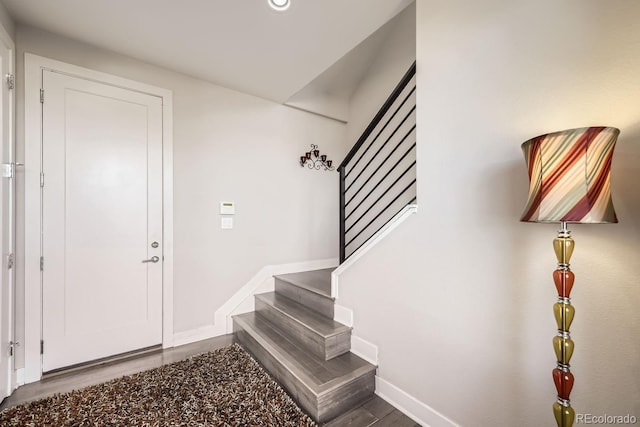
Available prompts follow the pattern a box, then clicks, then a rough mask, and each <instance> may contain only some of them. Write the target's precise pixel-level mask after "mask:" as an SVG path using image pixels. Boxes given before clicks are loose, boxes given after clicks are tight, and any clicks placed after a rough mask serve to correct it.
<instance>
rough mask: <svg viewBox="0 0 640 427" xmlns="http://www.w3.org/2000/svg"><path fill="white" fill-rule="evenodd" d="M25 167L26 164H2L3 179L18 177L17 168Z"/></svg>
mask: <svg viewBox="0 0 640 427" xmlns="http://www.w3.org/2000/svg"><path fill="white" fill-rule="evenodd" d="M17 166H24V163H13V162H11V163H2V177H3V178H13V177H14V176H16V167H17Z"/></svg>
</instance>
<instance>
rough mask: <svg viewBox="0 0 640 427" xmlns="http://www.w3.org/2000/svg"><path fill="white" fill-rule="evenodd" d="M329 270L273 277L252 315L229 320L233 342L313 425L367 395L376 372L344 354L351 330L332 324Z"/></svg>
mask: <svg viewBox="0 0 640 427" xmlns="http://www.w3.org/2000/svg"><path fill="white" fill-rule="evenodd" d="M333 307H334V303H333V299H332V298H331V270H330V269H328V270H316V271H308V272H304V273H294V274H285V275H282V276H276V277H275V292H270V293H266V294H259V295H255V312H252V313H246V314H241V315H238V316H234V317H233V331H234V333H235V336H236V340H237V341H238V342H239V343H240V344H241V345H242V346H243V347H244V348H246V349H247V350H248V351H249V352H250V353H251V354H253V356H254V357H255V358H256V359H257V360H258V361H259V362H260V363H261V364H262V365H263V366H264V367H265V368H266V370H267V371H268V372H269V373H270V374H271V375H272V376H273V377H274V378H275V379H276V380H277V381H278V382H279V383H280V384H281V385H282V386H283V387H284V388H285V389H286V390H287V391H288V392H289V394H290V395H291V396H292V397H293V398H294V399H295V400H296V401H297V402H298V404H299V405H300V406H302V407H303V408H304V409H305V410H306V411H307V413H309V415H310V416H311V417H312V418H313V419H314V420H315V421H317V422H320V423H323V422H325V421H328V420H331V419H333V418H335V417H337V416H339V415H341V414H342V413H344V412H346V411H348V410H350V409H352V408H354V407H356V406H358V404H360V403H362V402H363V401H365V400H366V399H368V398H370V397H371V396H372V395H373V391H374V388H375V380H374V377H375V373H376V367H375V366H373V365H371V364H370V363H367V362H365V361H364V360H362V359H361V358H359V357H358V356H356V355H354V354H352V353H350V352H349V350H350V348H351V328H349V327H347V326H345V325H343V324H341V323H338V322H335V321H334V320H333Z"/></svg>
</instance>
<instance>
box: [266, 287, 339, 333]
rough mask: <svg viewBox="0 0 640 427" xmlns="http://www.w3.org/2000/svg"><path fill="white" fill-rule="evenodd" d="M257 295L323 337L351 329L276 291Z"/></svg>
mask: <svg viewBox="0 0 640 427" xmlns="http://www.w3.org/2000/svg"><path fill="white" fill-rule="evenodd" d="M255 297H256V298H258V299H260V300H262V301H263V302H265V303H266V304H268V305H270V306H272V307H274V308H276V309H277V310H278V311H280V312H282V313H284V314H285V315H287V316H289V317H291V318H293V319H295V320H297V321H298V322H300V323H302V324H303V325H305V326H306V327H307V328H309V329H310V330H312V331H313V332H315V333H316V334H318V335H320V336H321V337H323V338H329V337H332V336H335V335H339V334H343V333H345V332H349V331H350V330H351V328H350V327H349V326H346V325H343V324H342V323H339V322H336V321H335V320H333V319H330V318H328V317H326V316H323V315H321V314H319V313H316V312H315V311H312V310H309V309H308V308H307V307H305V306H304V305H302V304H300V303H298V302H296V301H294V300H292V299H289V298H287V297H285V296H282V295H278V294H277V293H275V292H268V293H265V294H257V295H256V296H255Z"/></svg>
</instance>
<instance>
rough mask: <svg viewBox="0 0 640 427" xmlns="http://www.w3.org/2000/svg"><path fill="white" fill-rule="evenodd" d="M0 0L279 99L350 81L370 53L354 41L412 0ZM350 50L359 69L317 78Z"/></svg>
mask: <svg viewBox="0 0 640 427" xmlns="http://www.w3.org/2000/svg"><path fill="white" fill-rule="evenodd" d="M1 1H2V2H3V4H4V5H5V6H6V9H7V10H8V12H9V14H10V15H11V16H12V18H13V19H14V21H16V22H17V23H18V24H25V25H29V26H33V27H37V28H41V29H44V30H46V31H49V32H52V33H56V34H60V35H63V36H66V37H70V38H73V39H78V40H82V41H84V42H87V43H90V44H92V45H95V46H98V47H101V48H104V49H109V50H111V51H115V52H117V53H120V54H124V55H128V56H131V57H135V58H138V59H140V60H142V61H145V62H149V63H152V64H156V65H159V66H162V67H165V68H169V69H172V70H175V71H178V72H181V73H184V74H188V75H191V76H194V77H198V78H200V79H203V80H206V81H210V82H212V83H216V84H218V85H221V86H225V87H228V88H231V89H236V90H239V91H242V92H245V93H249V94H252V95H256V96H260V97H262V98H266V99H270V100H273V101H275V102H280V103H283V102H285V101H287V100H288V99H289V98H290V97H292V96H293V95H294V94H297V93H300V92H301V91H302V90H303V89H304V88H306V87H308V86H309V85H310V84H311V83H312V82H314V81H315V80H316V78H318V80H317V81H316V84H320V85H325V86H327V87H328V88H333V87H335V86H336V82H337V81H340V80H342V81H348V80H354V79H355V78H354V77H353V76H352V77H350V79H346V78H345V77H346V74H345V73H346V72H347V70H349V69H354V70H356V69H359V70H360V72H361V71H362V69H363V68H365V67H363V65H362V61H363V58H365V59H366V58H368V57H370V55H357V54H354V48H356V47H357V46H359V45H360V44H361V43H362V42H363V41H365V39H367V38H368V37H369V36H370V35H372V34H373V33H374V32H376V30H378V29H379V28H380V27H382V26H383V25H384V24H385V23H386V22H388V21H389V20H391V19H392V18H393V17H394V16H395V15H397V14H398V13H399V12H401V11H402V10H403V9H404V8H405V7H406V6H408V5H409V4H411V3H412V1H413V0H292V5H291V7H290V8H289V9H288V10H287V11H285V12H276V11H274V10H272V9H271V8H270V7H269V6H268V5H267V0H55V1H51V0H1ZM379 38H380V37H378V39H379ZM370 45H371V43H369V46H368V47H367V50H368V51H371V50H375V49H372V47H371V46H370ZM363 46H366V44H363ZM347 53H350V55H348V57H351V58H353V59H352V61H356V62H358V63H359V66H358V67H355V66H349V65H347V66H345V65H344V64H343V65H342V66H341V67H340V69H342V70H343V72H341V73H336V72H335V70H334V71H333V72H330V73H329V74H325V75H324V77H322V76H321V74H323V72H324V71H326V70H329V69H330V68H331V66H332V65H333V64H335V63H337V62H339V60H340V59H341V58H343V57H345V55H346V54H347ZM342 62H343V63H344V61H342ZM353 64H355V63H352V65H353ZM332 75H333V77H331V76H332ZM319 77H320V78H319ZM318 90H320V91H322V90H321V89H316V91H318ZM331 90H333V89H331Z"/></svg>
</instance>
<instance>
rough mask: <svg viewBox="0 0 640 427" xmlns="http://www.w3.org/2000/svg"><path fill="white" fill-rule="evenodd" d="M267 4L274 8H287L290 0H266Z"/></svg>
mask: <svg viewBox="0 0 640 427" xmlns="http://www.w3.org/2000/svg"><path fill="white" fill-rule="evenodd" d="M268 1H269V6H271V7H272V8H273V9H275V10H279V11H282V10H287V9H289V6H291V0H268Z"/></svg>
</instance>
